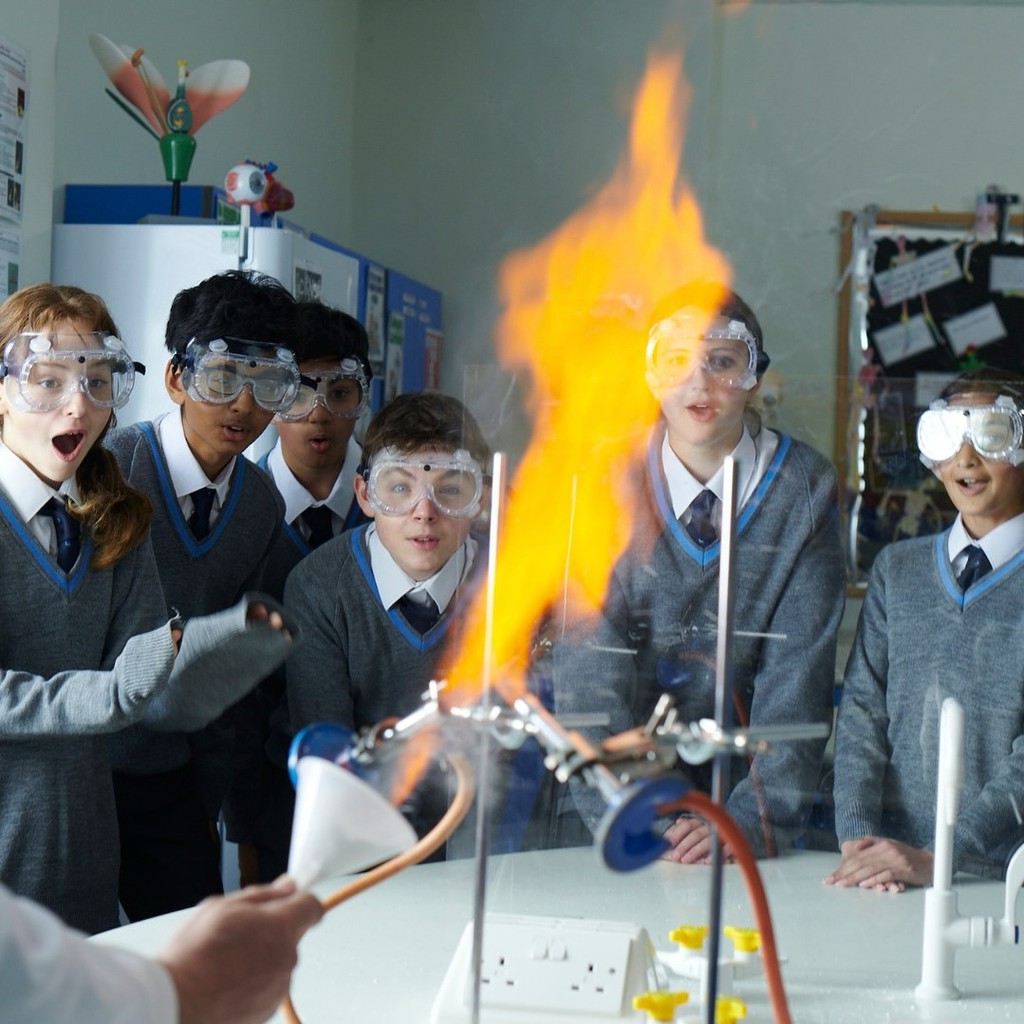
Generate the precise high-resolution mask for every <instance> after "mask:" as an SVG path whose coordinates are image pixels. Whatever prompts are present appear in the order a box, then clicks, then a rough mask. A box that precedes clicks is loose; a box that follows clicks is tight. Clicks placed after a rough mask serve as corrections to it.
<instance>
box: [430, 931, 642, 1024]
mask: <svg viewBox="0 0 1024 1024" xmlns="http://www.w3.org/2000/svg"><path fill="white" fill-rule="evenodd" d="M472 951H473V926H472V924H469V925H467V927H466V930H465V932H463V935H462V939H461V940H460V942H459V946H458V948H457V949H456V951H455V956H454V957H453V958H452V962H451V965H450V966H449V968H448V973H447V974H446V975H445V979H444V982H443V984H442V986H441V990H440V992H439V993H438V996H437V999H436V1000H435V1002H434V1008H433V1011H432V1013H431V1017H430V1020H431V1024H464V1022H467V1021H469V1019H470V1013H471V1007H472V986H473V967H472ZM481 965H482V966H481V986H480V1019H481V1024H520V1022H522V1024H526V1022H529V1024H566V1022H567V1021H572V1020H577V1021H579V1022H583V1021H599V1022H602V1024H603V1022H605V1021H642V1020H644V1019H645V1015H644V1014H643V1013H642V1012H641V1011H638V1010H634V1009H633V996H635V995H638V994H639V993H641V992H646V991H647V990H648V989H651V988H654V987H656V982H655V978H654V950H653V946H652V944H651V940H650V937H649V936H648V935H647V932H646V931H644V929H643V928H640V927H639V926H637V925H633V924H625V923H621V922H616V921H588V920H584V919H583V918H560V917H528V916H522V915H518V914H487V915H486V916H485V920H484V939H483V953H482V959H481Z"/></svg>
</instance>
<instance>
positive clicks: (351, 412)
mask: <svg viewBox="0 0 1024 1024" xmlns="http://www.w3.org/2000/svg"><path fill="white" fill-rule="evenodd" d="M368 396H369V384H368V383H367V380H366V374H365V373H363V368H362V366H361V365H360V364H359V362H358V361H357V360H355V359H342V361H341V365H340V366H339V368H338V369H337V370H318V371H317V373H316V376H315V377H312V376H308V375H307V374H303V375H302V377H301V381H300V385H299V393H298V395H296V397H295V401H294V402H293V403H292V405H291V407H290V408H288V409H287V410H286V411H285V412H279V413H278V414H277V415H278V418H279V419H282V420H301V419H305V418H306V417H307V416H308V415H309V414H310V413H311V412H312V411H313V410H314V409H315V408H316V407H317V406H318V405H322V406H323V407H324V408H325V409H326V410H327V411H328V412H329V413H330V414H331V415H332V416H338V417H340V418H341V419H346V420H354V419H355V418H356V417H357V416H358V415H359V414H360V413H361V412H362V411H363V410H364V409H365V408H366V401H367V398H368Z"/></svg>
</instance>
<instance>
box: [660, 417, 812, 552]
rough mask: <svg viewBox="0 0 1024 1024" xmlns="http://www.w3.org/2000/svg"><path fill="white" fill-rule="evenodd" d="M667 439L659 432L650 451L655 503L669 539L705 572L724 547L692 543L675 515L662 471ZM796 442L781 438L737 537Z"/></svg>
mask: <svg viewBox="0 0 1024 1024" xmlns="http://www.w3.org/2000/svg"><path fill="white" fill-rule="evenodd" d="M664 436H665V434H664V431H658V432H657V434H656V435H655V437H654V439H653V441H652V442H651V444H650V446H649V447H648V449H647V472H648V475H649V477H650V480H651V489H652V491H653V492H654V500H655V503H656V504H657V506H658V511H659V512H660V513H661V517H662V519H663V520H664V522H665V529H666V530H667V532H668V533H669V535H670V536H671V537H672V539H673V540H674V541H675V542H676V544H678V545H679V547H681V548H682V549H683V551H685V552H686V554H687V555H689V556H690V558H691V559H693V561H695V562H696V563H697V564H698V565H700V566H701V567H702V568H705V567H707V566H708V565H710V564H711V563H712V562H714V561H715V560H716V559H718V557H719V555H720V553H721V547H722V543H721V541H719V540H716V541H715V542H714V543H713V544H709V545H708V546H707V547H706V548H701V547H699V546H698V545H696V544H695V543H694V542H693V541H692V540H691V539H690V535H689V534H688V533H687V532H686V530H684V529H683V526H682V524H681V523H680V522H679V520H678V519H677V518H676V517H675V513H674V512H673V510H672V498H671V495H670V494H669V493H668V485H667V484H666V483H665V478H664V475H663V473H662V471H661V443H662V440H663V438H664ZM792 440H793V439H792V438H791V437H790V436H789V435H788V434H779V446H778V448H776V449H775V454H774V455H773V456H772V460H771V462H769V463H768V468H767V469H766V470H765V471H764V476H762V477H761V479H760V481H758V484H757V487H756V488H754V493H753V494H752V495H751V496H750V500H749V501H748V502H747V503H746V504H745V505H744V506H743V508H742V509H740V514H739V515H738V516H737V517H736V536H737V537H738V536H739V535H740V534H741V533H742V532H743V531H744V530H745V529H746V527H747V524H748V523H749V522H750V520H751V519H752V518H753V517H754V514H755V513H756V512H757V510H758V508H759V507H760V505H761V503H762V502H763V501H764V499H765V496H766V495H767V493H768V489H769V488H770V487H771V485H772V484H773V483H774V482H775V477H776V476H777V475H778V472H779V467H780V466H781V465H782V460H783V459H784V458H785V457H786V453H787V452H788V451H789V449H790V445H791V444H792Z"/></svg>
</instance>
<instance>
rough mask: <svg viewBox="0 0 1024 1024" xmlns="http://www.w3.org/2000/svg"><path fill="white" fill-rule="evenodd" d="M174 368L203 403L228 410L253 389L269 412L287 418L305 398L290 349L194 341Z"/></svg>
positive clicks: (264, 344)
mask: <svg viewBox="0 0 1024 1024" xmlns="http://www.w3.org/2000/svg"><path fill="white" fill-rule="evenodd" d="M171 365H172V366H173V367H174V368H175V369H178V368H180V369H181V383H182V386H183V387H184V388H185V390H186V391H187V392H188V393H189V395H191V396H192V397H193V398H195V399H196V400H197V401H200V402H212V403H213V404H214V405H223V404H225V403H226V402H231V401H234V399H236V398H237V397H238V396H239V395H240V394H241V393H242V391H243V390H244V389H246V388H248V389H249V394H251V395H252V397H253V401H254V402H255V403H256V404H257V405H258V406H260V408H262V409H265V410H266V411H267V412H273V413H282V412H284V411H286V410H287V409H288V408H289V407H290V406H291V404H292V402H294V401H295V397H296V395H298V393H299V382H300V377H299V367H298V365H297V363H296V362H295V355H294V353H293V352H292V351H291V350H290V349H287V348H283V347H281V346H279V345H274V344H271V343H267V342H261V341H245V340H244V339H242V338H213V339H211V340H209V341H198V340H197V339H195V338H193V339H192V340H191V341H190V342H189V343H188V345H187V347H186V348H185V352H184V354H178V355H176V356H175V357H174V359H173V360H172V361H171Z"/></svg>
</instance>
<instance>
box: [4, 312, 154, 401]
mask: <svg viewBox="0 0 1024 1024" xmlns="http://www.w3.org/2000/svg"><path fill="white" fill-rule="evenodd" d="M136 372H138V373H145V367H143V366H142V365H141V364H140V363H135V362H133V361H132V359H131V357H130V356H129V355H128V353H127V352H126V351H125V347H124V342H122V341H121V339H120V338H117V337H115V336H114V335H112V334H106V333H104V332H102V331H93V332H87V333H79V332H63V333H62V332H56V331H55V332H41V331H33V332H27V333H25V334H17V335H15V336H14V337H13V338H11V339H10V340H9V341H7V342H6V344H5V345H4V346H3V350H2V357H0V378H2V379H3V380H4V381H5V386H6V387H7V388H8V393H9V395H10V398H11V401H12V402H13V404H14V405H15V406H16V407H18V408H21V409H25V410H31V411H37V412H45V411H47V410H50V409H57V408H60V406H62V405H65V404H66V403H67V402H68V401H70V399H71V396H72V395H73V394H74V393H75V392H76V391H81V392H82V393H83V394H84V395H85V396H86V398H88V399H89V401H90V402H92V404H93V405H96V406H99V407H100V408H101V409H120V408H121V406H123V405H124V404H125V403H126V402H127V401H128V399H129V397H130V396H131V393H132V388H133V387H134V386H135V374H136ZM12 384H13V385H15V386H16V388H17V390H16V392H15V391H14V389H13V388H12V387H11V385H12Z"/></svg>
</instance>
